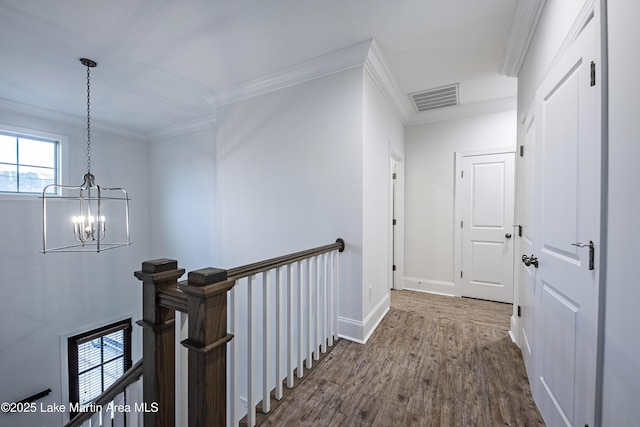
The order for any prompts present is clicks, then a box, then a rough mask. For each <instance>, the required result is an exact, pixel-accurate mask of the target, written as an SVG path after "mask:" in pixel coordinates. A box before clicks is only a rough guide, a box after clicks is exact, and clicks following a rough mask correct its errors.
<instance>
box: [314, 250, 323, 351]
mask: <svg viewBox="0 0 640 427" xmlns="http://www.w3.org/2000/svg"><path fill="white" fill-rule="evenodd" d="M321 260H322V255H318V256H317V257H316V324H315V333H316V336H315V339H314V340H313V342H314V345H313V346H314V350H313V353H314V356H315V359H316V360H319V359H320V349H319V348H320V343H321V339H322V338H321V336H322V330H321V326H322V321H323V319H322V316H321V313H322V311H321V307H322V306H321V305H320V288H321V283H322V282H321V281H320V280H321V274H320V273H321V272H322V270H321V269H320V261H321Z"/></svg>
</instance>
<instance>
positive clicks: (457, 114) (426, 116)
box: [406, 96, 518, 126]
mask: <svg viewBox="0 0 640 427" xmlns="http://www.w3.org/2000/svg"><path fill="white" fill-rule="evenodd" d="M517 106H518V99H517V97H515V96H510V97H506V98H498V99H492V100H489V101H482V102H474V103H470V104H462V105H457V106H452V107H444V108H437V109H435V110H429V111H423V112H421V113H416V114H414V115H413V116H412V117H411V119H409V121H408V122H407V123H406V126H416V125H422V124H427V123H434V122H440V121H444V120H453V119H462V118H466V117H475V116H481V115H484V114H492V113H500V112H503V111H511V110H515V109H516V108H517Z"/></svg>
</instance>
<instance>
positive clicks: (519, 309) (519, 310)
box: [518, 306, 522, 317]
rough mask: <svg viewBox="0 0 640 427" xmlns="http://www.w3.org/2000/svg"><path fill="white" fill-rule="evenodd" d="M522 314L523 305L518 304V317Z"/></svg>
mask: <svg viewBox="0 0 640 427" xmlns="http://www.w3.org/2000/svg"><path fill="white" fill-rule="evenodd" d="M520 316H522V307H520V306H518V317H520Z"/></svg>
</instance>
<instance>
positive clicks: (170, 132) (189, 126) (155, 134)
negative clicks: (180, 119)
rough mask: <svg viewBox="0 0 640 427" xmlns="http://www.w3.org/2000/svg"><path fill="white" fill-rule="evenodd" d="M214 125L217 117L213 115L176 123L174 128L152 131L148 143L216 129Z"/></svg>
mask: <svg viewBox="0 0 640 427" xmlns="http://www.w3.org/2000/svg"><path fill="white" fill-rule="evenodd" d="M216 124H217V116H216V115H215V114H214V115H211V116H208V117H204V118H201V119H197V120H192V121H190V122H185V123H178V124H177V125H174V126H169V127H166V128H164V129H159V130H157V131H152V132H150V133H149V135H148V139H149V141H150V142H155V141H159V140H162V139H166V138H171V137H174V136H181V135H186V134H188V133H191V132H197V131H200V130H203V129H212V128H215V127H216Z"/></svg>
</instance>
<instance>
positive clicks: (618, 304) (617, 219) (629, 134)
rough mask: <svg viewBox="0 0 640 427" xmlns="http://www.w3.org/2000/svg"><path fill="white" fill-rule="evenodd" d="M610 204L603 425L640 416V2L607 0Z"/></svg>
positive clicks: (624, 422) (635, 421)
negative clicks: (638, 270) (637, 268)
mask: <svg viewBox="0 0 640 427" xmlns="http://www.w3.org/2000/svg"><path fill="white" fill-rule="evenodd" d="M608 16H609V18H608V33H609V35H608V37H609V42H608V49H609V99H608V101H609V186H608V189H609V206H608V216H609V218H608V221H607V227H608V234H609V235H608V242H607V245H608V254H607V278H606V302H605V341H604V384H603V408H602V426H625V425H636V424H638V420H639V419H640V406H639V405H638V402H639V401H640V357H639V356H638V355H640V341H639V340H638V325H639V324H640V323H639V322H638V320H637V312H638V301H640V286H638V275H637V273H636V272H635V270H634V268H633V267H634V266H635V265H636V264H637V261H638V254H639V253H640V251H639V250H638V242H639V241H640V228H638V226H637V222H638V212H640V193H639V192H638V190H637V188H636V186H637V183H638V182H639V181H640V169H639V168H638V166H637V161H638V158H639V156H640V146H639V145H638V135H640V122H639V121H638V117H637V111H638V108H637V105H638V95H640V82H639V81H638V76H637V70H638V67H639V66H640V59H639V58H640V45H639V44H638V40H640V27H639V26H638V24H637V17H638V16H640V4H639V3H637V2H620V1H609V2H608Z"/></svg>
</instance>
